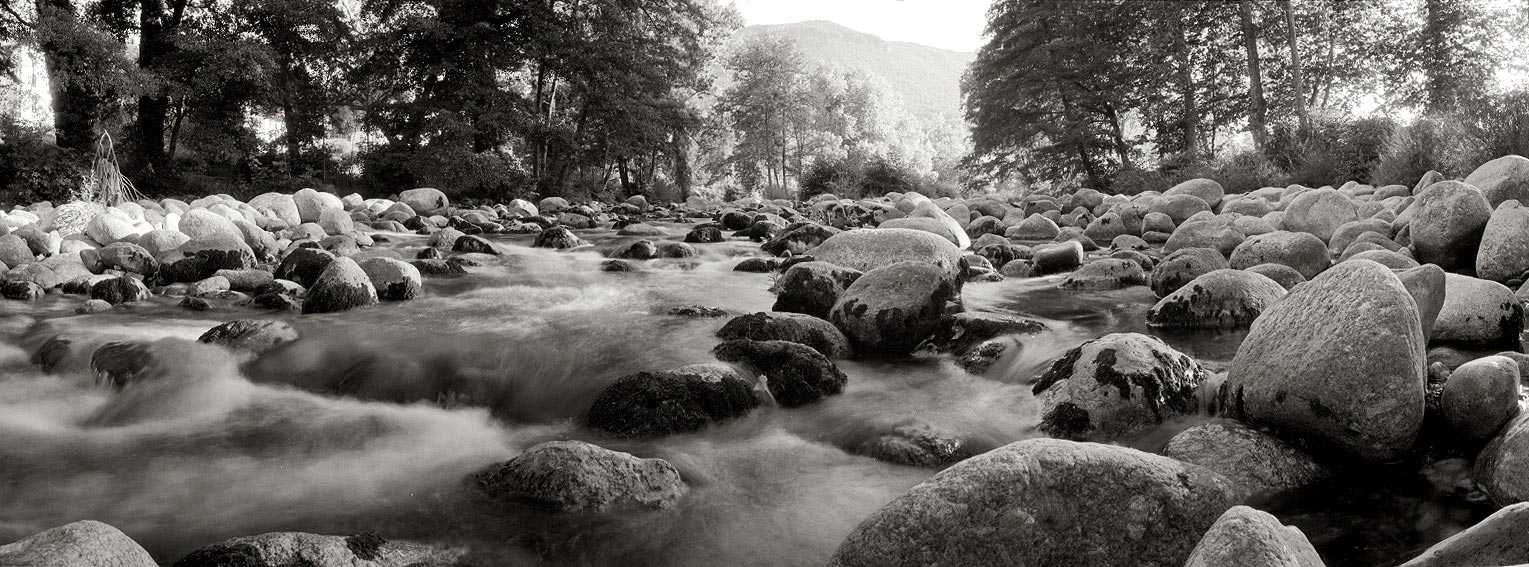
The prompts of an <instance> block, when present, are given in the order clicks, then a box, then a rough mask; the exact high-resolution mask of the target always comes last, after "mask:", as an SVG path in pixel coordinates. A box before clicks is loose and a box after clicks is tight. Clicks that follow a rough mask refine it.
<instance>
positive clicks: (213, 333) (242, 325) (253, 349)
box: [197, 319, 298, 356]
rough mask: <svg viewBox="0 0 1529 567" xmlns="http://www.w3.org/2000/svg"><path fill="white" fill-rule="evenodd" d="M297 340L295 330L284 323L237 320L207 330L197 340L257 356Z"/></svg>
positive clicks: (261, 320) (279, 321)
mask: <svg viewBox="0 0 1529 567" xmlns="http://www.w3.org/2000/svg"><path fill="white" fill-rule="evenodd" d="M297 338H298V333H297V329H294V328H292V325H291V324H290V323H287V322H286V321H281V320H274V319H238V320H234V321H228V322H226V323H221V324H219V325H217V326H215V327H213V328H211V329H208V330H207V332H205V333H202V336H200V337H198V338H197V340H198V341H201V342H204V343H207V344H211V345H219V346H223V347H228V348H230V349H233V350H237V351H243V352H246V353H249V354H252V355H257V356H258V355H261V354H265V353H267V352H270V351H272V350H275V349H276V347H279V346H281V345H284V344H287V343H290V342H292V341H295V340H297Z"/></svg>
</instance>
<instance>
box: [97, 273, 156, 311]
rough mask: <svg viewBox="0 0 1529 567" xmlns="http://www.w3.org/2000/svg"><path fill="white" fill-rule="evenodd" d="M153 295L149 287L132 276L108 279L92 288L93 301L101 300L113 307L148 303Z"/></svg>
mask: <svg viewBox="0 0 1529 567" xmlns="http://www.w3.org/2000/svg"><path fill="white" fill-rule="evenodd" d="M152 295H153V294H151V293H149V288H148V286H145V285H143V282H142V281H139V280H138V279H137V278H134V277H132V276H117V277H115V278H107V279H104V280H101V281H98V282H96V283H95V284H94V285H91V286H90V298H91V299H99V300H101V301H105V302H107V303H110V304H112V305H117V304H121V303H132V302H135V301H146V300H148V299H149V297H151V296H152Z"/></svg>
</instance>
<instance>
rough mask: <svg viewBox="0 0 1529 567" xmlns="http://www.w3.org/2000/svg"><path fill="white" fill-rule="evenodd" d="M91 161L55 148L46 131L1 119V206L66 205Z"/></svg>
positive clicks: (11, 118) (14, 120)
mask: <svg viewBox="0 0 1529 567" xmlns="http://www.w3.org/2000/svg"><path fill="white" fill-rule="evenodd" d="M88 159H89V158H88V156H82V155H79V154H78V153H77V152H74V151H71V150H66V149H61V148H59V147H58V146H55V145H53V142H52V140H50V139H49V136H48V135H47V133H46V130H45V129H43V128H38V127H33V126H28V125H26V124H23V123H21V122H19V121H17V120H16V119H15V117H12V116H5V117H0V188H3V189H4V192H0V202H7V203H11V204H31V203H35V202H38V201H53V202H55V203H58V202H62V201H67V200H68V199H69V196H70V195H71V194H72V193H73V192H74V191H75V190H76V189H78V188H79V187H80V185H81V183H82V181H83V179H84V172H85V168H86V162H87V161H88Z"/></svg>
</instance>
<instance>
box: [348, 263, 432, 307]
mask: <svg viewBox="0 0 1529 567" xmlns="http://www.w3.org/2000/svg"><path fill="white" fill-rule="evenodd" d="M359 265H360V266H361V271H363V272H366V278H367V279H368V280H370V281H371V282H372V288H373V289H376V290H377V298H378V299H381V300H384V301H406V300H410V299H414V298H416V297H419V296H420V294H422V293H424V281H423V279H421V277H420V275H419V268H416V267H414V265H413V264H410V263H408V262H405V261H403V260H399V259H396V258H387V257H382V256H377V257H372V258H367V259H365V260H362V261H361V263H360V264H359Z"/></svg>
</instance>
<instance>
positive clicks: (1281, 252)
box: [1230, 230, 1332, 280]
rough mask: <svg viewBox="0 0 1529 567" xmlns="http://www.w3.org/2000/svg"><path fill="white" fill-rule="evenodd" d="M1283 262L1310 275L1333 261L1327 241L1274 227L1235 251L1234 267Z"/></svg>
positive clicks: (1307, 276)
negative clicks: (1277, 229)
mask: <svg viewBox="0 0 1529 567" xmlns="http://www.w3.org/2000/svg"><path fill="white" fill-rule="evenodd" d="M1271 263H1272V264H1283V265H1286V266H1290V267H1291V268H1295V270H1296V271H1297V272H1300V274H1301V277H1302V278H1305V279H1308V280H1309V279H1311V278H1314V277H1316V276H1317V274H1320V273H1322V271H1323V270H1326V269H1327V267H1328V266H1330V265H1332V262H1331V260H1329V259H1328V257H1327V245H1326V244H1324V243H1323V242H1322V240H1321V239H1319V238H1317V237H1316V236H1313V235H1311V234H1309V233H1305V232H1289V231H1284V230H1281V231H1275V232H1271V233H1268V234H1260V235H1258V236H1254V237H1252V238H1249V239H1247V240H1246V241H1244V242H1243V243H1242V244H1240V245H1238V246H1237V249H1236V250H1233V251H1232V258H1231V261H1230V264H1231V267H1233V268H1236V269H1239V270H1245V269H1247V268H1251V267H1253V266H1257V265H1259V264H1271Z"/></svg>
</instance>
